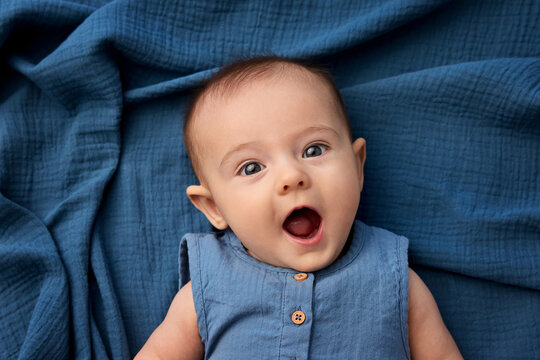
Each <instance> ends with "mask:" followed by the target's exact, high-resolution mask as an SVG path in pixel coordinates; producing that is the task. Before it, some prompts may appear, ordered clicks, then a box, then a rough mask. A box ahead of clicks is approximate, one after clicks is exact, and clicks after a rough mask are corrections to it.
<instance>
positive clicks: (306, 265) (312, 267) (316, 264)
mask: <svg viewBox="0 0 540 360" xmlns="http://www.w3.org/2000/svg"><path fill="white" fill-rule="evenodd" d="M246 250H247V253H248V254H249V255H250V256H251V257H253V258H254V259H257V260H259V261H260V262H263V263H265V264H268V265H272V266H275V267H279V268H284V269H292V270H294V271H298V272H305V273H313V272H315V271H319V270H322V269H324V268H326V267H328V266H330V265H332V264H333V263H334V262H335V261H336V259H337V258H338V256H333V257H331V258H330V259H328V260H326V261H324V260H321V258H320V257H318V256H317V254H311V255H313V256H312V259H311V258H309V257H306V258H305V259H302V260H300V261H298V262H295V263H285V262H279V261H272V260H268V259H262V258H261V257H259V256H257V255H255V254H253V253H252V252H251V251H249V250H248V249H246ZM338 255H339V254H338Z"/></svg>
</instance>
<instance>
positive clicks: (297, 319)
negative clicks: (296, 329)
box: [291, 310, 306, 325]
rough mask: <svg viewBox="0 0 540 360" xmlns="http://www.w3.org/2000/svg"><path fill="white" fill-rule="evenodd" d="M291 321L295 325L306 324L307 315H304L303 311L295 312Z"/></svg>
mask: <svg viewBox="0 0 540 360" xmlns="http://www.w3.org/2000/svg"><path fill="white" fill-rule="evenodd" d="M291 320H292V322H293V323H295V324H296V325H301V324H303V323H304V321H306V314H304V312H303V311H300V310H299V311H295V312H293V314H292V316H291Z"/></svg>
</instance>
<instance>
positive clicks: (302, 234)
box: [283, 207, 321, 239]
mask: <svg viewBox="0 0 540 360" xmlns="http://www.w3.org/2000/svg"><path fill="white" fill-rule="evenodd" d="M319 225H321V216H320V215H319V214H318V213H317V212H316V211H315V210H311V209H308V208H305V207H304V208H301V209H296V210H294V211H293V212H292V213H291V214H290V215H289V216H287V218H286V219H285V221H284V222H283V229H284V230H285V231H287V232H288V233H289V234H291V235H293V236H296V237H299V238H302V239H309V238H311V237H313V236H315V235H316V234H317V231H318V230H319Z"/></svg>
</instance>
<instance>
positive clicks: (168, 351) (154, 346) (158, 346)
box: [135, 281, 204, 360]
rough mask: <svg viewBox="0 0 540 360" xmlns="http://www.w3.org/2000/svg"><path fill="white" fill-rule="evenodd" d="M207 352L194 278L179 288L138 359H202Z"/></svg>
mask: <svg viewBox="0 0 540 360" xmlns="http://www.w3.org/2000/svg"><path fill="white" fill-rule="evenodd" d="M203 353H204V348H203V344H202V342H201V338H200V336H199V328H198V326H197V313H196V312H195V304H194V303H193V293H192V290H191V281H190V282H188V283H187V284H186V285H184V286H183V287H182V289H180V291H178V293H177V294H176V296H175V298H174V300H173V302H172V304H171V307H170V308H169V312H168V313H167V316H166V317H165V320H163V322H162V323H161V325H159V326H158V328H157V329H156V330H155V331H154V332H153V333H152V335H151V336H150V338H149V339H148V341H147V342H146V344H144V346H143V348H142V349H141V351H139V353H138V354H137V356H135V360H144V359H179V360H180V359H181V360H191V359H202V357H203Z"/></svg>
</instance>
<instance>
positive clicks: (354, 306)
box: [179, 221, 410, 360]
mask: <svg viewBox="0 0 540 360" xmlns="http://www.w3.org/2000/svg"><path fill="white" fill-rule="evenodd" d="M353 229H354V230H353V231H352V234H353V235H352V236H351V237H350V244H349V245H348V246H347V247H346V251H344V253H343V254H342V256H341V258H339V259H338V260H337V261H336V262H334V263H333V264H331V265H330V266H328V267H327V268H325V269H322V270H319V271H316V272H314V273H308V274H307V278H304V279H303V280H302V281H297V280H296V279H295V277H294V276H295V275H296V274H298V272H297V271H294V270H292V269H284V268H279V267H275V266H272V265H268V264H264V263H262V262H259V261H258V260H256V259H254V258H252V257H251V256H250V255H248V253H247V252H246V251H245V249H244V247H243V246H242V244H241V243H240V240H238V238H237V237H236V236H235V235H234V234H233V233H232V232H231V231H226V232H225V233H221V234H217V235H216V234H215V233H202V234H187V235H186V236H184V238H183V239H182V241H181V245H180V252H179V272H180V285H181V286H183V285H184V284H185V283H186V282H187V281H188V279H191V287H192V290H193V299H194V301H195V308H196V311H197V323H198V325H199V333H200V335H201V339H202V340H203V343H204V349H205V358H206V359H285V360H289V359H296V360H307V359H396V360H397V359H410V355H409V344H408V340H407V339H408V332H407V312H408V289H409V286H408V285H409V282H408V279H409V277H408V264H407V246H408V240H407V239H406V238H404V237H400V236H397V235H395V234H393V233H391V232H389V231H386V230H383V229H380V228H376V227H370V226H366V225H365V224H363V223H362V222H361V221H356V222H355V224H354V225H353ZM297 311H302V313H303V315H302V316H304V317H303V319H304V321H303V323H301V324H295V323H293V321H292V317H291V316H292V315H293V314H295V313H296V312H297ZM239 350H240V351H239Z"/></svg>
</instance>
